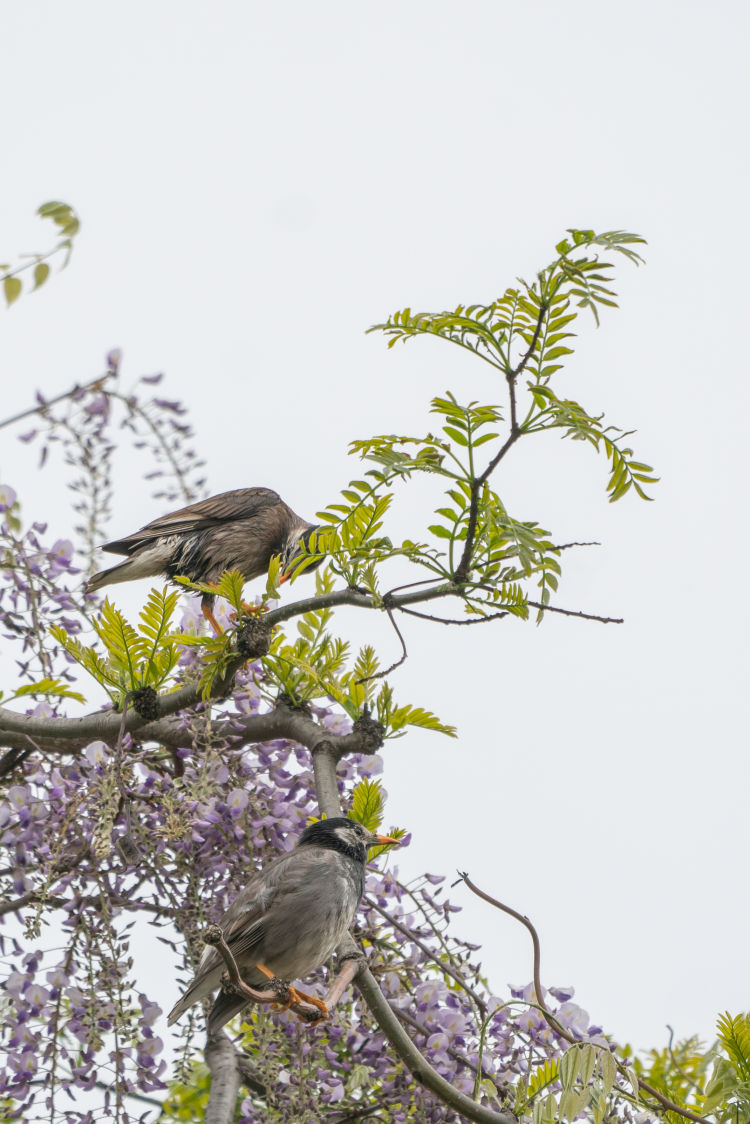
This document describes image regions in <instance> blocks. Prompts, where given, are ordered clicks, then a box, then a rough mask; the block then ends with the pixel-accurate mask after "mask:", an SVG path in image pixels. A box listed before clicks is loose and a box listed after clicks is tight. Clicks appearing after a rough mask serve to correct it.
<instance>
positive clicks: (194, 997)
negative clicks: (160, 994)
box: [167, 973, 219, 1026]
mask: <svg viewBox="0 0 750 1124" xmlns="http://www.w3.org/2000/svg"><path fill="white" fill-rule="evenodd" d="M214 976H216V978H214ZM218 983H219V978H218V974H217V973H211V974H209V975H208V976H203V977H201V978H199V979H197V980H194V981H193V983H192V984H191V985H190V987H189V988H188V989H187V991H186V992H185V994H184V995H183V997H182V999H180V1000H178V1002H177V1003H175V1005H174V1007H173V1008H172V1010H171V1011H170V1012H169V1014H168V1015H167V1026H171V1025H172V1023H176V1022H177V1020H178V1019H179V1018H180V1017H181V1016H182V1015H184V1014H185V1012H186V1011H187V1010H188V1008H190V1007H192V1006H193V1005H194V1004H195V1003H199V1002H200V1000H201V999H205V998H206V996H207V995H210V994H211V992H212V991H213V990H214V988H215V987H216V986H217V985H218Z"/></svg>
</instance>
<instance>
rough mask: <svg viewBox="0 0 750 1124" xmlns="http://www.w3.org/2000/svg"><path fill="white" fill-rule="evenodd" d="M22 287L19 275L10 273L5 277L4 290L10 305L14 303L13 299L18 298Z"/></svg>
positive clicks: (7, 302)
mask: <svg viewBox="0 0 750 1124" xmlns="http://www.w3.org/2000/svg"><path fill="white" fill-rule="evenodd" d="M22 288H23V286H22V284H21V282H20V281H19V280H18V278H17V277H11V276H10V275H8V276H6V277H4V278H3V292H4V293H5V301H6V304H7V305H8V307H10V305H12V304H13V301H17V300H18V298H19V297H20V295H21V289H22Z"/></svg>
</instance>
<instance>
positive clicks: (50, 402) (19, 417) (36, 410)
mask: <svg viewBox="0 0 750 1124" xmlns="http://www.w3.org/2000/svg"><path fill="white" fill-rule="evenodd" d="M116 374H117V370H116V369H114V370H109V371H105V373H104V374H103V375H99V376H98V377H97V378H95V379H92V380H91V382H85V383H83V385H79V384H78V383H76V385H75V386H74V387H72V389H71V390H66V391H65V392H64V393H63V394H58V395H57V396H56V397H55V398H48V399H46V400H45V401H44V402H40V403H39V404H38V405H37V406H30V407H29V409H28V410H22V411H21V413H20V414H14V415H13V417H12V418H5V420H4V421H0V429H5V428H6V426H9V425H13V424H14V423H15V422H17V421H23V419H24V418H30V417H31V416H32V414H42V415H43V414H44V411H45V410H47V409H48V408H49V407H50V406H56V405H57V403H58V402H62V401H64V400H65V399H66V398H73V397H74V396H75V395H76V394H81V393H82V392H83V391H84V390H94V389H98V388H99V387H100V386H101V384H102V383H103V382H105V381H106V380H107V379H111V378H113V377H114V376H115V375H116Z"/></svg>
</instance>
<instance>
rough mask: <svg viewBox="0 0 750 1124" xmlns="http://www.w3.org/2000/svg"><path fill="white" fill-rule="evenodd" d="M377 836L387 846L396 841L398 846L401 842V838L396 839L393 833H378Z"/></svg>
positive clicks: (383, 845) (381, 843)
mask: <svg viewBox="0 0 750 1124" xmlns="http://www.w3.org/2000/svg"><path fill="white" fill-rule="evenodd" d="M375 838H376V839H377V841H378V843H379V844H380V845H381V846H382V847H386V846H387V845H388V844H389V843H394V844H395V845H396V846H397V847H398V845H399V843H400V842H401V840H400V839H394V838H393V836H392V835H376V836H375Z"/></svg>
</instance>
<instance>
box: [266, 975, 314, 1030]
mask: <svg viewBox="0 0 750 1124" xmlns="http://www.w3.org/2000/svg"><path fill="white" fill-rule="evenodd" d="M255 967H256V968H257V969H258V971H259V972H262V973H263V975H264V976H266V977H267V978H268V979H269V980H275V979H276V976H275V975H274V973H273V972H272V971H271V970H270V969H269V968H266V966H265V964H256V965H255ZM287 988H288V990H289V999H288V1001H287V1002H286V1003H285V1004H284V1006H283V1007H282V1008H281V1010H282V1011H288V1010H289V1008H290V1007H291V1006H292V1004H293V1003H310V1004H311V1005H312V1006H313V1007H317V1009H318V1010H319V1011H320V1019H316V1020H315V1023H318V1022H320V1021H321V1020H322V1019H327V1018H328V1008H327V1007H326V1005H325V1003H324V1002H323V1000H322V999H318V998H317V997H316V996H314V995H308V994H307V992H306V991H299V990H298V989H297V988H296V987H292V985H291V984H287ZM315 1023H310V1025H311V1026H315Z"/></svg>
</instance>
